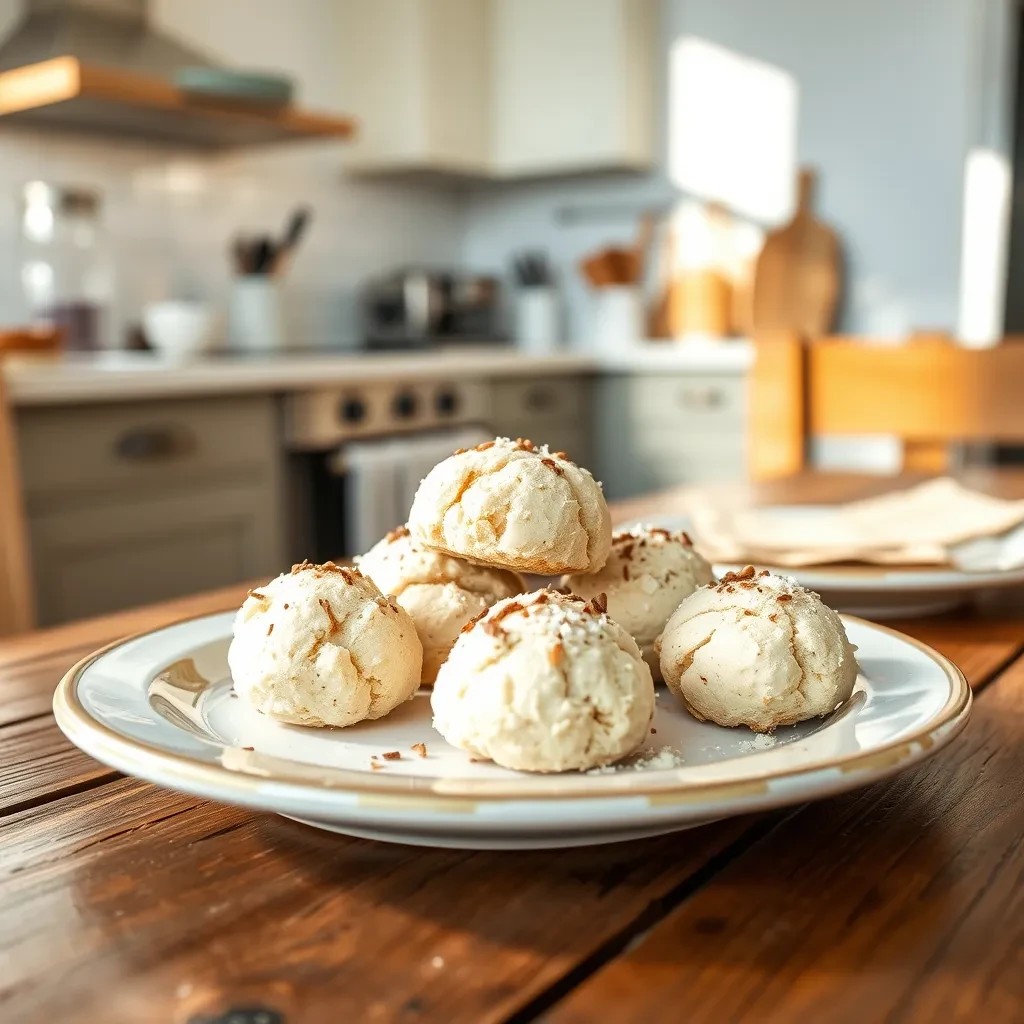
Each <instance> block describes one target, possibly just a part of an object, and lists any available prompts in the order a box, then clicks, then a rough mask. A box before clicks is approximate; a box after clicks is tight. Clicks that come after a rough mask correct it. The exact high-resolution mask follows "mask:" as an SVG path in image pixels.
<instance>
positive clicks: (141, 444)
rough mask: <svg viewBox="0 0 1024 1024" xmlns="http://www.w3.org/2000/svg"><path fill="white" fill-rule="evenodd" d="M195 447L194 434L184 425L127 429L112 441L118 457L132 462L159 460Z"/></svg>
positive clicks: (190, 450)
mask: <svg viewBox="0 0 1024 1024" xmlns="http://www.w3.org/2000/svg"><path fill="white" fill-rule="evenodd" d="M195 449H196V439H195V436H194V435H193V434H192V433H191V431H189V430H187V429H185V428H184V427H141V428H139V429H138V430H129V431H127V433H124V434H122V435H121V436H120V437H119V438H118V439H117V440H116V441H115V442H114V451H115V452H116V453H117V456H118V458H121V459H128V460H130V461H132V462H161V461H165V460H167V459H174V458H177V457H179V456H181V455H188V454H189V453H190V452H193V451H195Z"/></svg>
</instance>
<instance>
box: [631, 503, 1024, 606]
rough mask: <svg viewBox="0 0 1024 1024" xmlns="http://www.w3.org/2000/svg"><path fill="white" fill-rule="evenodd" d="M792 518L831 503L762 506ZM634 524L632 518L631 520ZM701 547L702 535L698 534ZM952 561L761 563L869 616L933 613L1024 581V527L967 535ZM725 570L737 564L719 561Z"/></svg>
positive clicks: (678, 519)
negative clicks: (929, 563)
mask: <svg viewBox="0 0 1024 1024" xmlns="http://www.w3.org/2000/svg"><path fill="white" fill-rule="evenodd" d="M761 511H762V512H763V513H764V514H766V515H777V516H783V517H785V518H786V519H789V520H793V519H799V518H807V517H818V516H828V515H831V514H832V513H833V511H834V508H833V507H832V506H828V505H779V506H773V507H770V508H764V509H762V510H761ZM644 522H649V523H652V524H653V525H656V526H662V527H664V528H665V529H667V530H692V524H691V523H690V520H689V518H688V517H686V516H654V517H652V518H650V519H645V520H644ZM629 525H634V524H632V523H631V524H629ZM694 542H695V543H696V545H697V547H698V549H699V548H700V538H699V537H697V536H696V535H695V536H694ZM952 559H953V564H952V565H950V566H905V567H904V566H891V565H889V566H882V565H812V566H802V567H799V568H789V567H783V568H776V567H774V566H771V565H768V564H767V563H758V564H759V566H762V565H763V566H764V567H766V568H770V569H773V570H774V571H775V572H780V573H782V574H783V575H785V576H792V577H793V578H794V579H796V580H797V581H799V582H800V583H801V584H802V585H803V586H805V587H807V588H808V589H810V590H814V591H816V592H817V593H819V594H820V595H821V597H822V600H823V601H824V602H825V603H826V604H827V605H829V606H830V607H832V608H837V609H839V610H840V611H844V612H849V613H850V614H851V615H862V616H865V617H867V618H871V619H886V618H889V619H891V618H909V617H912V616H918V615H934V614H936V613H937V612H943V611H948V610H949V609H951V608H956V607H958V606H959V605H961V604H964V603H965V602H966V601H967V600H969V599H970V598H971V596H972V595H974V594H978V593H981V592H983V591H986V590H995V589H999V588H1002V587H1021V586H1024V527H1018V528H1017V529H1015V530H1011V531H1010V532H1009V533H1007V534H1005V535H1003V536H1002V537H991V538H985V539H982V540H974V541H966V542H965V543H963V544H958V545H956V546H955V547H954V548H953V549H952ZM714 568H715V572H717V573H718V574H719V575H722V574H723V573H725V572H728V571H729V570H730V569H738V568H741V566H740V565H739V564H735V565H734V564H728V563H721V564H716V565H715V567H714Z"/></svg>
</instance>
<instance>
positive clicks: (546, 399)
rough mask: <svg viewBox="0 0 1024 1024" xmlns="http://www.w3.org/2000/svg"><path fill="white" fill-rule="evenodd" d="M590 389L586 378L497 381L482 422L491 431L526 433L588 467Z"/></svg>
mask: <svg viewBox="0 0 1024 1024" xmlns="http://www.w3.org/2000/svg"><path fill="white" fill-rule="evenodd" d="M590 390H591V382H590V380H589V379H579V378H572V377H569V378H562V377H547V378H544V379H540V380H534V379H532V378H530V379H521V378H520V379H513V380H502V381H498V382H496V383H495V384H494V385H493V387H492V390H491V409H490V412H489V413H488V414H487V417H486V422H487V424H488V426H489V428H490V429H491V430H493V431H494V433H495V434H498V435H500V436H504V437H528V438H529V439H530V440H531V441H533V442H534V443H535V444H546V445H547V446H548V447H549V448H550V449H551V450H552V451H564V452H566V453H567V454H568V455H569V457H570V458H571V459H572V460H573V461H574V462H576V463H578V464H579V465H582V466H587V467H588V468H590V461H591V454H592V445H591V439H590Z"/></svg>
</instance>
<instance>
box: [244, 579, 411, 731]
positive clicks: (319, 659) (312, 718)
mask: <svg viewBox="0 0 1024 1024" xmlns="http://www.w3.org/2000/svg"><path fill="white" fill-rule="evenodd" d="M422 658H423V648H422V647H421V645H420V641H419V637H418V636H417V635H416V627H415V626H414V625H413V621H412V619H411V618H410V617H409V613H408V612H406V611H405V609H404V608H402V607H400V606H399V605H398V604H397V603H396V602H395V601H394V599H393V598H390V597H385V596H384V595H383V594H382V593H381V592H380V590H379V589H378V588H377V586H376V585H375V584H374V583H373V581H372V580H370V579H368V578H367V577H366V576H364V575H363V574H362V573H361V572H360V571H359V570H358V569H347V568H343V567H341V566H337V565H335V564H334V563H333V562H325V563H324V564H323V565H312V564H310V563H309V562H303V563H302V564H301V565H296V566H293V567H292V571H291V572H290V573H284V574H282V575H281V576H278V577H277V579H274V580H271V581H270V582H269V583H267V584H266V585H265V586H262V587H260V588H258V589H257V590H250V591H249V596H248V597H247V598H246V599H245V601H244V603H243V604H242V607H241V608H240V609H239V610H238V614H237V615H236V616H235V623H234V637H233V639H232V641H231V646H230V648H229V649H228V665H229V667H230V669H231V677H232V679H233V681H234V686H235V690H236V691H237V692H238V694H239V695H240V696H242V697H245V698H246V699H248V700H249V701H250V702H251V703H252V704H253V705H254V706H255V707H256V708H257V710H259V711H262V712H263V713H264V714H266V715H270V716H271V717H272V718H276V719H278V720H279V721H282V722H291V723H293V724H295V725H315V726H323V725H330V726H345V725H353V724H354V723H356V722H361V721H363V720H364V719H367V718H381V717H383V716H384V715H386V714H387V713H388V712H389V711H391V710H393V709H394V708H395V707H397V706H398V705H399V704H401V703H402V702H403V701H406V700H409V698H410V697H412V696H413V694H414V693H415V692H416V690H417V688H418V687H419V684H420V663H421V661H422Z"/></svg>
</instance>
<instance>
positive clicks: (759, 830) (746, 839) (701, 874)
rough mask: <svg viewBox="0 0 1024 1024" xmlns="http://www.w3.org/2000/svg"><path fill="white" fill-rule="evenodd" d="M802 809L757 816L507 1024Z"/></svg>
mask: <svg viewBox="0 0 1024 1024" xmlns="http://www.w3.org/2000/svg"><path fill="white" fill-rule="evenodd" d="M798 810H800V808H799V807H796V808H790V809H789V810H787V811H783V812H781V813H780V814H779V815H777V816H773V817H771V818H770V819H765V818H760V819H755V821H754V822H753V824H752V825H751V826H750V828H748V829H747V830H746V831H744V832H743V834H742V835H741V836H740V837H739V838H738V839H735V840H733V842H731V843H730V844H729V845H728V846H726V847H725V848H724V849H722V850H720V851H719V852H718V853H717V854H714V855H713V856H712V857H710V858H709V859H708V860H707V861H705V863H704V864H703V865H702V866H701V867H700V868H698V869H697V870H696V871H694V872H693V873H692V874H690V875H687V877H686V878H684V879H683V880H682V881H681V882H677V883H676V884H675V885H674V886H672V888H670V889H669V890H668V891H667V892H666V893H664V894H663V895H661V896H659V897H657V898H656V899H653V900H651V902H650V903H648V904H647V906H646V907H645V908H644V909H643V910H642V911H641V912H640V913H639V914H638V915H637V916H636V917H635V918H633V920H632V921H630V922H629V923H628V924H626V925H625V926H623V927H622V928H620V929H619V930H618V931H617V932H616V933H615V934H614V935H612V936H610V937H609V938H607V939H606V940H605V941H604V942H602V943H601V944H600V945H599V946H598V947H597V948H596V949H594V950H593V951H592V952H591V953H590V954H589V955H588V956H586V957H584V958H583V959H582V960H580V961H579V962H578V963H577V964H576V965H575V966H574V967H573V968H572V969H571V970H569V971H567V972H566V973H565V974H563V975H562V976H561V977H560V978H559V979H558V980H557V981H555V982H554V983H553V984H551V985H549V986H548V987H547V988H546V989H544V990H543V991H542V992H538V993H537V995H535V996H534V997H533V998H532V999H530V1001H529V1002H527V1003H524V1004H523V1005H522V1006H521V1007H519V1009H517V1010H516V1011H515V1013H512V1014H510V1015H509V1016H507V1017H506V1018H505V1019H504V1021H503V1024H530V1022H531V1021H536V1020H538V1019H539V1018H540V1017H541V1016H542V1015H543V1014H545V1013H547V1011H548V1010H550V1009H551V1008H552V1007H553V1006H554V1005H555V1004H556V1003H558V1002H560V1001H561V1000H562V999H564V998H565V996H567V995H568V994H569V993H570V992H571V991H572V990H573V989H575V988H576V987H577V986H578V985H580V984H581V983H582V982H584V981H586V980H587V978H589V977H590V976H591V975H592V974H595V973H597V972H598V971H599V970H601V968H602V967H604V966H605V965H606V964H608V963H610V962H611V961H612V960H614V959H615V958H616V957H617V956H618V955H619V954H620V953H622V952H624V951H625V950H627V949H628V948H629V947H630V946H632V945H633V943H635V942H640V941H642V940H643V937H644V936H645V935H646V934H647V933H648V932H649V931H651V929H652V928H654V927H655V926H656V925H657V924H658V923H659V922H660V921H662V920H663V919H664V918H666V917H668V915H669V914H671V913H672V911H674V910H675V909H676V908H677V907H679V906H680V905H681V904H683V903H684V902H685V901H686V900H687V899H688V898H689V897H690V896H691V895H692V894H693V893H695V892H696V891H697V890H698V889H701V888H703V886H704V885H706V884H707V883H708V882H709V881H710V880H711V879H712V878H714V877H715V875H717V874H718V873H719V872H720V871H722V870H724V869H725V867H727V866H728V865H729V864H730V863H731V862H732V861H734V860H735V859H736V858H737V857H739V856H740V855H742V854H744V853H746V852H747V850H749V849H750V848H751V847H753V846H755V845H756V844H757V843H759V842H761V840H763V839H764V838H765V836H767V835H768V834H769V833H771V832H773V831H774V830H775V829H776V828H778V827H779V826H780V825H782V824H783V823H784V822H785V821H786V820H788V819H789V818H790V817H792V815H794V814H795V813H796V812H797V811H798Z"/></svg>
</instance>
